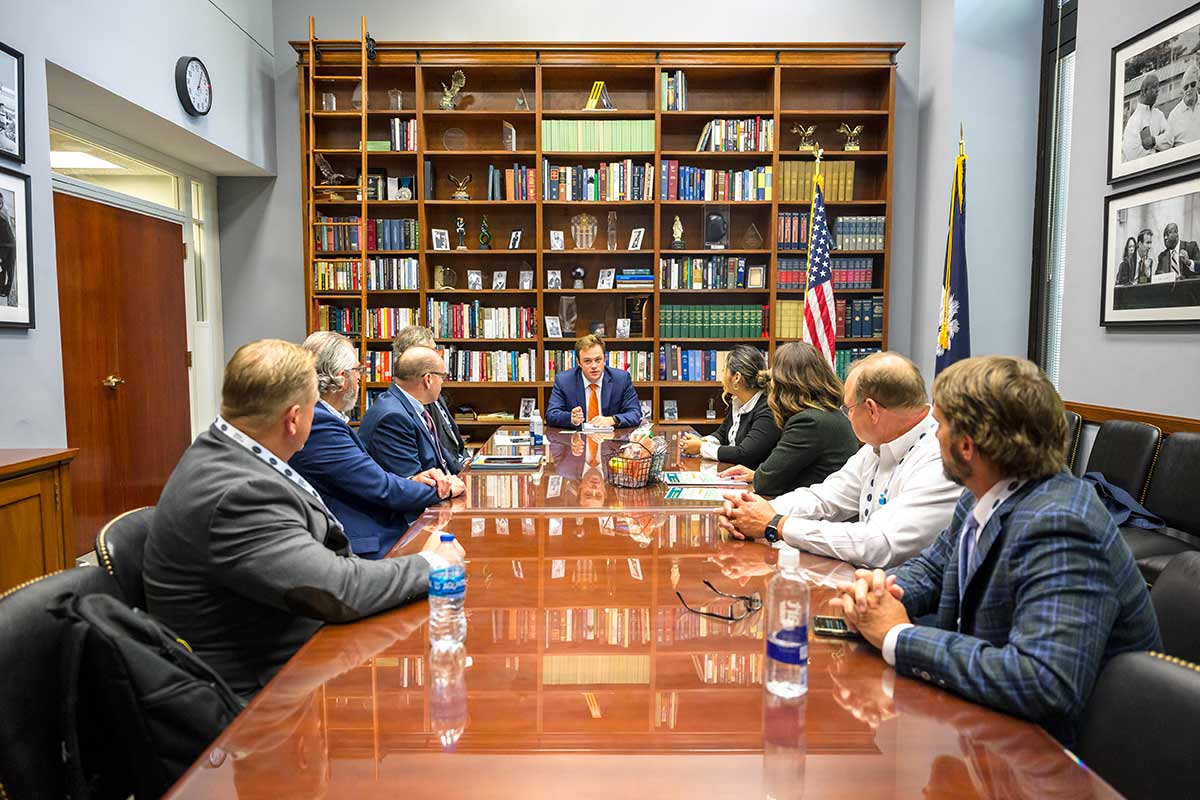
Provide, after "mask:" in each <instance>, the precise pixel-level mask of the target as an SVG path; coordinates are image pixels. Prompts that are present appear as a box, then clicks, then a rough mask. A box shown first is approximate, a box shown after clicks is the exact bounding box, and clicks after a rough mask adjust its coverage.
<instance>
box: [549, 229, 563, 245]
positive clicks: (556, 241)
mask: <svg viewBox="0 0 1200 800" xmlns="http://www.w3.org/2000/svg"><path fill="white" fill-rule="evenodd" d="M550 249H551V250H562V249H564V247H563V232H562V231H550Z"/></svg>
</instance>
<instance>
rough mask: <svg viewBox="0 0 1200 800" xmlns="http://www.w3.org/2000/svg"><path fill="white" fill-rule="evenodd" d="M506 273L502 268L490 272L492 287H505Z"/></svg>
mask: <svg viewBox="0 0 1200 800" xmlns="http://www.w3.org/2000/svg"><path fill="white" fill-rule="evenodd" d="M507 288H508V273H507V272H505V271H504V270H502V269H499V270H496V271H495V272H493V273H492V289H507Z"/></svg>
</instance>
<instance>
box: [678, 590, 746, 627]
mask: <svg viewBox="0 0 1200 800" xmlns="http://www.w3.org/2000/svg"><path fill="white" fill-rule="evenodd" d="M704 585H705V586H707V587H708V588H709V589H711V590H712V591H713V592H714V593H715V594H719V595H720V596H721V597H726V598H728V599H730V600H735V601H737V602H734V603H730V604H729V613H728V614H718V613H717V612H715V611H703V610H701V609H698V608H692V607H691V606H689V605H688V604H687V600H684V599H683V593H682V592H680V591H678V590H677V591H676V592H675V596H676V597H678V598H679V602H681V603H683V607H684V608H686V609H687V610H688V611H690V612H692V613H693V614H700V615H701V616H705V617H712V618H713V619H722V620H725V621H726V622H737V621H738V620H741V619H745V618H746V617H748V616H750V615H751V614H753V613H754V612H756V611H758V610H760V609H761V608H762V598H761V597H759V596H758V593H757V592H755V593H754V594H752V595H743V594H726V593H725V592H722V591H721V590H720V589H718V588H717V587H715V586H713V585H712V583H710V582H709V581H708V580H705V581H704ZM739 608H740V609H741V613H740V614H739V613H737V611H738V609H739Z"/></svg>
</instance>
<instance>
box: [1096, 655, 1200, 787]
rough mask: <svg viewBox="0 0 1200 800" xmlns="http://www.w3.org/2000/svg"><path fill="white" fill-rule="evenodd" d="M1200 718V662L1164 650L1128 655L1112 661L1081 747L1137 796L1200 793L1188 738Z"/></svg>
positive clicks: (1198, 773) (1199, 778)
mask: <svg viewBox="0 0 1200 800" xmlns="http://www.w3.org/2000/svg"><path fill="white" fill-rule="evenodd" d="M1197 719H1200V667H1197V666H1196V665H1195V664H1192V663H1191V662H1189V661H1184V660H1182V659H1177V658H1175V657H1173V656H1166V655H1162V654H1160V653H1122V654H1121V655H1119V656H1117V657H1116V658H1114V659H1112V660H1111V661H1109V662H1108V664H1106V665H1105V666H1104V670H1103V672H1101V673H1100V678H1099V680H1097V681H1096V687H1095V689H1094V690H1093V691H1092V696H1091V698H1090V699H1089V700H1088V705H1087V709H1086V710H1085V711H1084V717H1083V729H1082V733H1081V735H1080V737H1079V742H1078V746H1077V747H1076V753H1077V754H1078V755H1079V757H1080V758H1081V759H1082V760H1083V762H1084V763H1085V764H1087V765H1088V766H1089V767H1091V768H1092V769H1093V770H1094V771H1095V772H1096V774H1098V775H1099V776H1100V777H1102V778H1104V780H1106V781H1108V782H1109V783H1110V784H1112V786H1113V788H1114V789H1116V790H1117V791H1118V792H1120V793H1121V794H1123V795H1125V796H1126V797H1129V798H1135V799H1136V798H1142V797H1147V798H1150V797H1153V798H1156V799H1157V800H1163V799H1164V798H1173V797H1179V798H1196V797H1200V770H1198V769H1196V764H1195V761H1196V757H1195V753H1194V752H1193V750H1192V748H1191V747H1190V746H1189V745H1188V744H1187V743H1188V742H1190V741H1193V739H1194V738H1195V737H1194V733H1195V729H1196V720H1197Z"/></svg>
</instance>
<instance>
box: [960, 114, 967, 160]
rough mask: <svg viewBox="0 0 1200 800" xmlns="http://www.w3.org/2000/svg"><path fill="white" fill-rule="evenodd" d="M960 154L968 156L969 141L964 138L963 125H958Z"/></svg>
mask: <svg viewBox="0 0 1200 800" xmlns="http://www.w3.org/2000/svg"><path fill="white" fill-rule="evenodd" d="M958 154H959V155H960V156H965V155H966V154H967V141H966V139H964V138H963V125H962V123H961V122H960V123H958Z"/></svg>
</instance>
